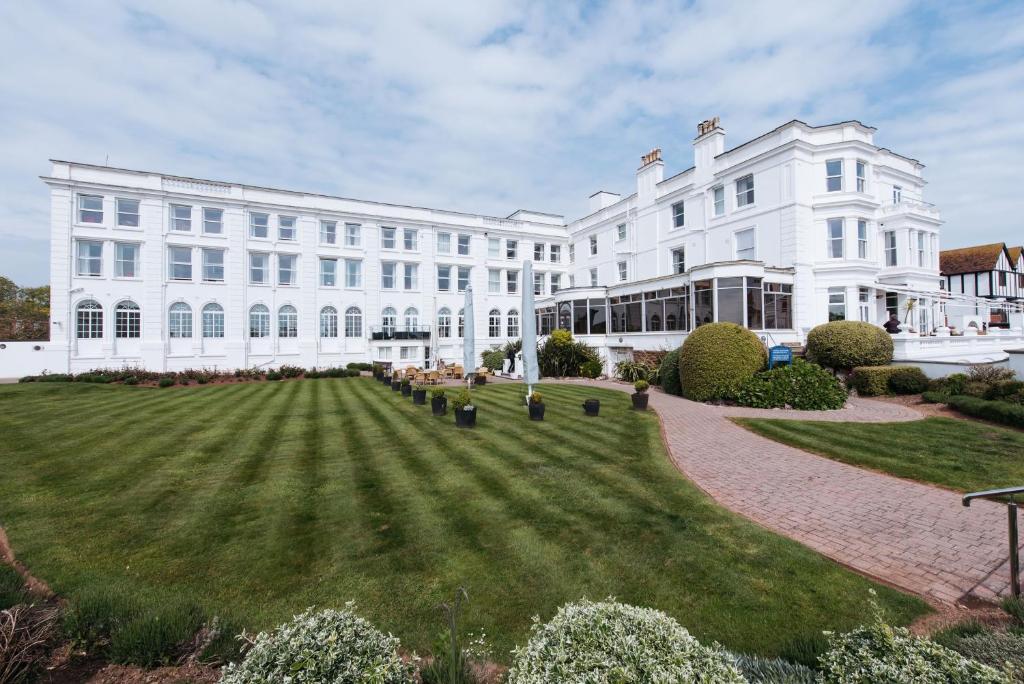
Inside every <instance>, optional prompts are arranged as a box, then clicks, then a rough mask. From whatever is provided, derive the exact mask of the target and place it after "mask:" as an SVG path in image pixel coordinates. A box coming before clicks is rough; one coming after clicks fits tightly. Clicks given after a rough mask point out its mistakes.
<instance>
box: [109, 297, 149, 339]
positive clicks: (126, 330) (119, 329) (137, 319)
mask: <svg viewBox="0 0 1024 684" xmlns="http://www.w3.org/2000/svg"><path fill="white" fill-rule="evenodd" d="M114 337H117V338H119V339H135V338H139V337H142V311H141V310H140V309H139V305H138V304H136V303H135V302H133V301H130V300H125V301H123V302H119V303H118V305H117V306H116V307H115V308H114Z"/></svg>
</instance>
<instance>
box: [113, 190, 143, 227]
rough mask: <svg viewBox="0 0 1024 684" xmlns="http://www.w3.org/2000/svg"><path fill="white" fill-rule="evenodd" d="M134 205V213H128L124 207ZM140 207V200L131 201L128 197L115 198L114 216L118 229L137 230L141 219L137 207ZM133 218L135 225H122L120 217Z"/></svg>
mask: <svg viewBox="0 0 1024 684" xmlns="http://www.w3.org/2000/svg"><path fill="white" fill-rule="evenodd" d="M130 204H134V205H135V211H129V210H128V207H127V206H125V205H130ZM140 205H141V202H140V200H137V199H131V198H128V197H117V198H115V199H114V214H115V217H116V220H117V227H118V228H138V227H139V225H140V221H141V217H140V215H139V214H140V210H139V207H140ZM128 216H133V217H135V218H134V220H135V223H123V222H122V220H121V217H128Z"/></svg>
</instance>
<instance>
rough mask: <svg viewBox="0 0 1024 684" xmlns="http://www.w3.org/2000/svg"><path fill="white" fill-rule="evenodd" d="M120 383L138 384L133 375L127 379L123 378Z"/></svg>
mask: <svg viewBox="0 0 1024 684" xmlns="http://www.w3.org/2000/svg"><path fill="white" fill-rule="evenodd" d="M121 382H123V383H124V384H125V385H138V384H139V379H138V378H137V377H135V376H134V375H129V376H128V377H127V378H125V379H124V380H122V381H121Z"/></svg>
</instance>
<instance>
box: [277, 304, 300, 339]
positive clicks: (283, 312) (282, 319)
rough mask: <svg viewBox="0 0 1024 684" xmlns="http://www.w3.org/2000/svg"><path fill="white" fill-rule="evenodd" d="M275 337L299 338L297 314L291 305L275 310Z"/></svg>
mask: <svg viewBox="0 0 1024 684" xmlns="http://www.w3.org/2000/svg"><path fill="white" fill-rule="evenodd" d="M277 336H278V337H298V336H299V312H298V311H296V310H295V307H294V306H292V305H291V304H285V305H284V306H282V307H281V308H280V309H278V310H277Z"/></svg>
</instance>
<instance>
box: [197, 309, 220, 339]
mask: <svg viewBox="0 0 1024 684" xmlns="http://www.w3.org/2000/svg"><path fill="white" fill-rule="evenodd" d="M202 313H203V337H224V307H223V306H221V305H220V304H217V303H216V302H210V303H209V304H207V305H206V306H204V307H203V312H202Z"/></svg>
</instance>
